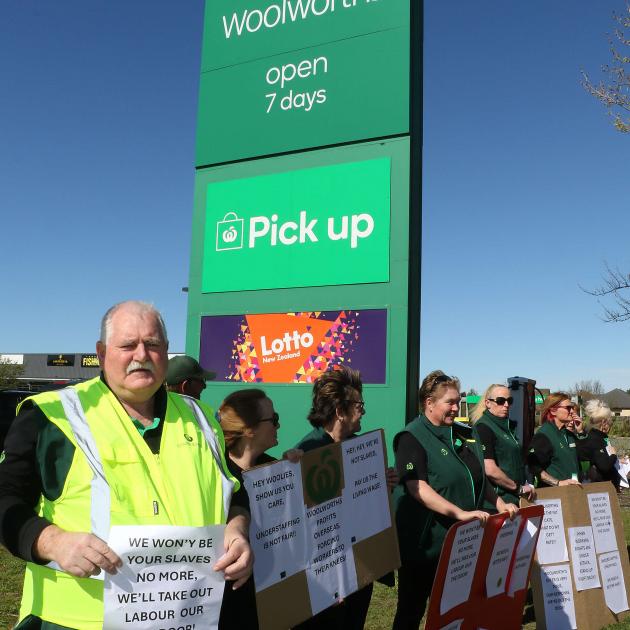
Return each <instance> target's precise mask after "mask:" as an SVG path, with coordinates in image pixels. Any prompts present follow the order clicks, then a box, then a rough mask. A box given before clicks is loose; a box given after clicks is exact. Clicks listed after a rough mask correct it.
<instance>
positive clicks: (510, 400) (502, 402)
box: [488, 396, 514, 407]
mask: <svg viewBox="0 0 630 630" xmlns="http://www.w3.org/2000/svg"><path fill="white" fill-rule="evenodd" d="M488 400H491V401H492V402H494V403H497V405H499V407H503V405H505V403H507V404H508V405H511V404H512V403H513V402H514V398H512V396H508V397H507V398H505V396H497V397H496V398H488Z"/></svg>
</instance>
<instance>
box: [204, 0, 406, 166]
mask: <svg viewBox="0 0 630 630" xmlns="http://www.w3.org/2000/svg"><path fill="white" fill-rule="evenodd" d="M206 7H207V8H206V18H205V33H206V37H205V45H204V50H203V58H202V75H201V83H200V93H199V121H198V127H197V165H199V166H201V165H210V164H216V163H219V162H227V161H232V160H240V159H244V158H249V157H254V156H259V155H270V154H273V153H279V152H284V151H293V150H300V149H305V148H310V147H319V146H325V145H328V144H337V143H342V142H350V141H356V140H363V139H366V138H375V137H382V136H391V135H396V134H402V133H407V132H408V131H409V115H408V108H409V90H408V76H409V3H408V0H229V1H228V0H212V1H211V2H207V4H206ZM228 120H229V121H232V124H226V121H228Z"/></svg>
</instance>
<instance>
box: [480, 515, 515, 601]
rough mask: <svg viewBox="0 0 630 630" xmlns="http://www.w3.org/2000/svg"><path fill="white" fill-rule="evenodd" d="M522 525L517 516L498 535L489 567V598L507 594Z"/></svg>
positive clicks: (506, 523) (487, 588) (507, 520)
mask: <svg viewBox="0 0 630 630" xmlns="http://www.w3.org/2000/svg"><path fill="white" fill-rule="evenodd" d="M520 525H521V517H520V516H516V517H515V518H514V520H513V521H511V520H510V519H509V518H507V519H505V521H504V522H503V525H502V526H501V529H500V530H499V532H498V533H497V537H496V540H495V542H494V548H493V549H492V555H491V557H490V564H489V565H488V573H486V594H487V596H488V597H494V596H495V595H499V594H501V593H505V589H506V587H507V574H508V571H509V569H510V561H511V560H512V552H513V551H514V545H515V544H516V536H517V534H518V530H519V527H520Z"/></svg>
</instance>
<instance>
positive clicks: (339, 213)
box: [202, 158, 391, 293]
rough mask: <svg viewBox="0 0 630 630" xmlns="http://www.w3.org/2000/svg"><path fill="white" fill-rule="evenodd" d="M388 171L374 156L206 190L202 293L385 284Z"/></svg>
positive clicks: (220, 184)
mask: <svg viewBox="0 0 630 630" xmlns="http://www.w3.org/2000/svg"><path fill="white" fill-rule="evenodd" d="M390 171H391V163H390V158H378V159H372V160H362V161H356V162H342V163H338V164H332V165H327V166H321V167H318V168H306V169H298V170H289V171H284V172H279V173H272V174H268V175H261V176H258V177H250V178H243V179H232V180H227V181H222V182H215V183H211V184H209V185H208V188H207V196H206V213H205V230H204V233H205V237H204V252H203V261H202V292H203V293H218V292H229V291H243V290H250V289H277V288H289V287H309V286H324V285H340V284H360V283H372V282H387V281H388V280H389V239H390V188H391V184H390V180H391V175H390ZM219 270H220V271H219Z"/></svg>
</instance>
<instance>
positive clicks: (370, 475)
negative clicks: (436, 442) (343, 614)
mask: <svg viewBox="0 0 630 630" xmlns="http://www.w3.org/2000/svg"><path fill="white" fill-rule="evenodd" d="M385 467H386V466H385V449H384V434H383V431H372V432H369V433H365V434H363V435H360V436H358V437H355V438H352V439H350V440H347V441H344V442H341V443H337V444H331V445H330V446H324V447H322V448H318V449H315V450H313V451H309V452H308V453H305V454H304V456H303V457H302V459H301V461H300V462H299V463H297V464H292V463H290V462H287V461H279V462H274V463H271V464H267V465H264V466H259V467H257V468H253V469H251V470H249V471H247V472H245V473H244V475H243V479H244V484H245V488H246V489H247V492H248V494H249V498H250V508H251V515H252V523H251V527H250V539H251V542H252V548H253V551H254V555H255V557H256V562H255V564H254V581H255V583H256V604H257V608H258V621H259V626H260V628H261V630H266V629H272V628H273V629H275V628H285V627H291V626H293V625H296V624H297V623H300V622H301V621H304V620H305V619H308V618H310V617H312V616H313V615H315V614H317V613H318V612H319V611H321V610H324V609H325V608H328V607H329V606H332V605H333V604H335V603H336V602H337V601H338V600H339V599H341V598H343V597H346V596H347V595H349V594H351V593H353V592H355V591H356V590H358V589H360V588H362V587H364V586H366V585H367V584H370V583H371V582H373V581H374V580H376V579H378V578H380V577H382V576H383V575H385V574H386V573H388V572H390V571H392V570H393V569H396V568H398V567H399V566H400V557H399V551H398V540H397V537H396V530H395V527H394V525H393V519H392V512H391V505H390V500H389V491H388V490H387V483H386V478H385ZM288 601H290V602H291V606H287V605H286V602H288Z"/></svg>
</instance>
